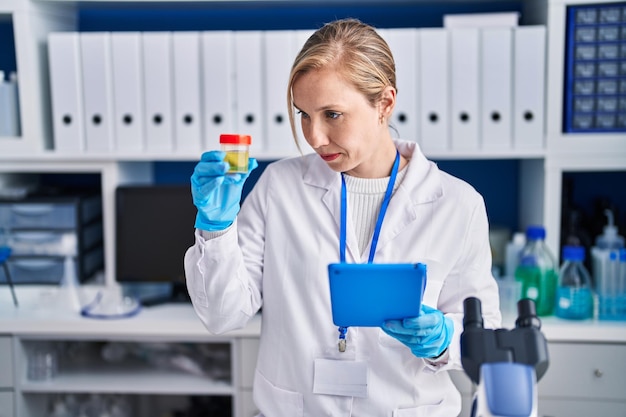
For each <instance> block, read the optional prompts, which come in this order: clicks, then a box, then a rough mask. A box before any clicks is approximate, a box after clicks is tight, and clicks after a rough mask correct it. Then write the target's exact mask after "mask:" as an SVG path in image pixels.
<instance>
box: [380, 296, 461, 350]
mask: <svg viewBox="0 0 626 417" xmlns="http://www.w3.org/2000/svg"><path fill="white" fill-rule="evenodd" d="M382 329H383V331H384V332H385V333H387V334H388V335H389V336H391V337H393V338H395V339H398V340H399V341H400V342H402V343H404V344H405V345H406V346H408V347H409V349H411V352H413V354H414V355H415V356H417V357H418V358H436V357H437V356H439V355H441V354H442V353H443V351H444V350H446V348H447V347H448V345H450V340H451V339H452V334H453V333H454V324H453V323H452V320H450V319H449V318H447V317H445V316H444V315H443V313H442V312H441V311H439V310H437V309H435V308H432V307H429V306H427V305H424V304H422V308H421V311H420V314H419V316H417V317H411V318H406V319H403V320H387V321H385V323H383V326H382Z"/></svg>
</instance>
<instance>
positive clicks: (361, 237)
mask: <svg viewBox="0 0 626 417" xmlns="http://www.w3.org/2000/svg"><path fill="white" fill-rule="evenodd" d="M407 166H408V165H406V166H405V167H404V168H402V170H401V171H399V172H398V176H397V177H396V182H395V184H394V186H393V191H394V192H395V191H396V189H397V188H398V186H399V185H400V183H402V180H403V179H404V177H405V176H406V172H407V169H406V167H407ZM344 178H345V181H346V191H347V192H348V215H349V216H351V217H352V221H353V223H354V227H355V228H356V236H357V239H358V241H359V251H360V252H361V256H363V251H364V250H365V248H366V247H367V244H368V243H369V242H370V240H371V239H372V235H373V234H374V227H376V220H377V219H378V213H379V212H380V207H381V205H382V204H383V199H384V198H385V191H387V184H388V183H389V178H390V177H385V178H357V177H352V176H350V175H344ZM383 224H384V223H383ZM383 227H384V226H383Z"/></svg>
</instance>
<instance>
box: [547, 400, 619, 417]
mask: <svg viewBox="0 0 626 417" xmlns="http://www.w3.org/2000/svg"><path fill="white" fill-rule="evenodd" d="M538 407H539V413H538V417H626V402H619V401H585V400H574V399H571V398H568V399H554V398H543V397H539V404H538Z"/></svg>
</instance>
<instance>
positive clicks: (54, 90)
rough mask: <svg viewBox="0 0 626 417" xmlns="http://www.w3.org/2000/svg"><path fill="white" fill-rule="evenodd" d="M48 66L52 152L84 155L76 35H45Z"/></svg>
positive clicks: (64, 33)
mask: <svg viewBox="0 0 626 417" xmlns="http://www.w3.org/2000/svg"><path fill="white" fill-rule="evenodd" d="M48 65H49V70H50V91H51V95H52V97H51V99H52V129H53V134H54V149H55V151H56V152H59V153H80V152H83V151H84V150H85V130H84V119H83V117H84V116H83V82H82V72H81V59H80V41H79V34H78V32H55V33H50V34H49V35H48Z"/></svg>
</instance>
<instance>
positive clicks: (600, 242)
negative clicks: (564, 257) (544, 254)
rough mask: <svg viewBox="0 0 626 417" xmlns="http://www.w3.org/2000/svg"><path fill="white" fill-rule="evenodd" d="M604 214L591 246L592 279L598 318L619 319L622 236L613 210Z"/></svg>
mask: <svg viewBox="0 0 626 417" xmlns="http://www.w3.org/2000/svg"><path fill="white" fill-rule="evenodd" d="M604 214H605V215H606V216H607V224H606V226H604V232H603V233H602V234H601V235H600V236H598V237H597V238H596V244H595V246H594V247H593V248H591V257H592V268H593V269H592V270H593V279H594V282H595V286H596V291H597V294H598V319H600V320H619V314H618V312H617V303H618V298H619V293H620V292H621V291H620V289H619V282H618V281H619V279H620V277H619V274H620V271H619V270H620V268H619V267H620V262H619V252H620V249H623V248H624V238H623V237H622V236H620V235H619V234H618V231H617V227H616V226H615V225H614V223H613V212H612V211H611V210H605V211H604Z"/></svg>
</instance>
